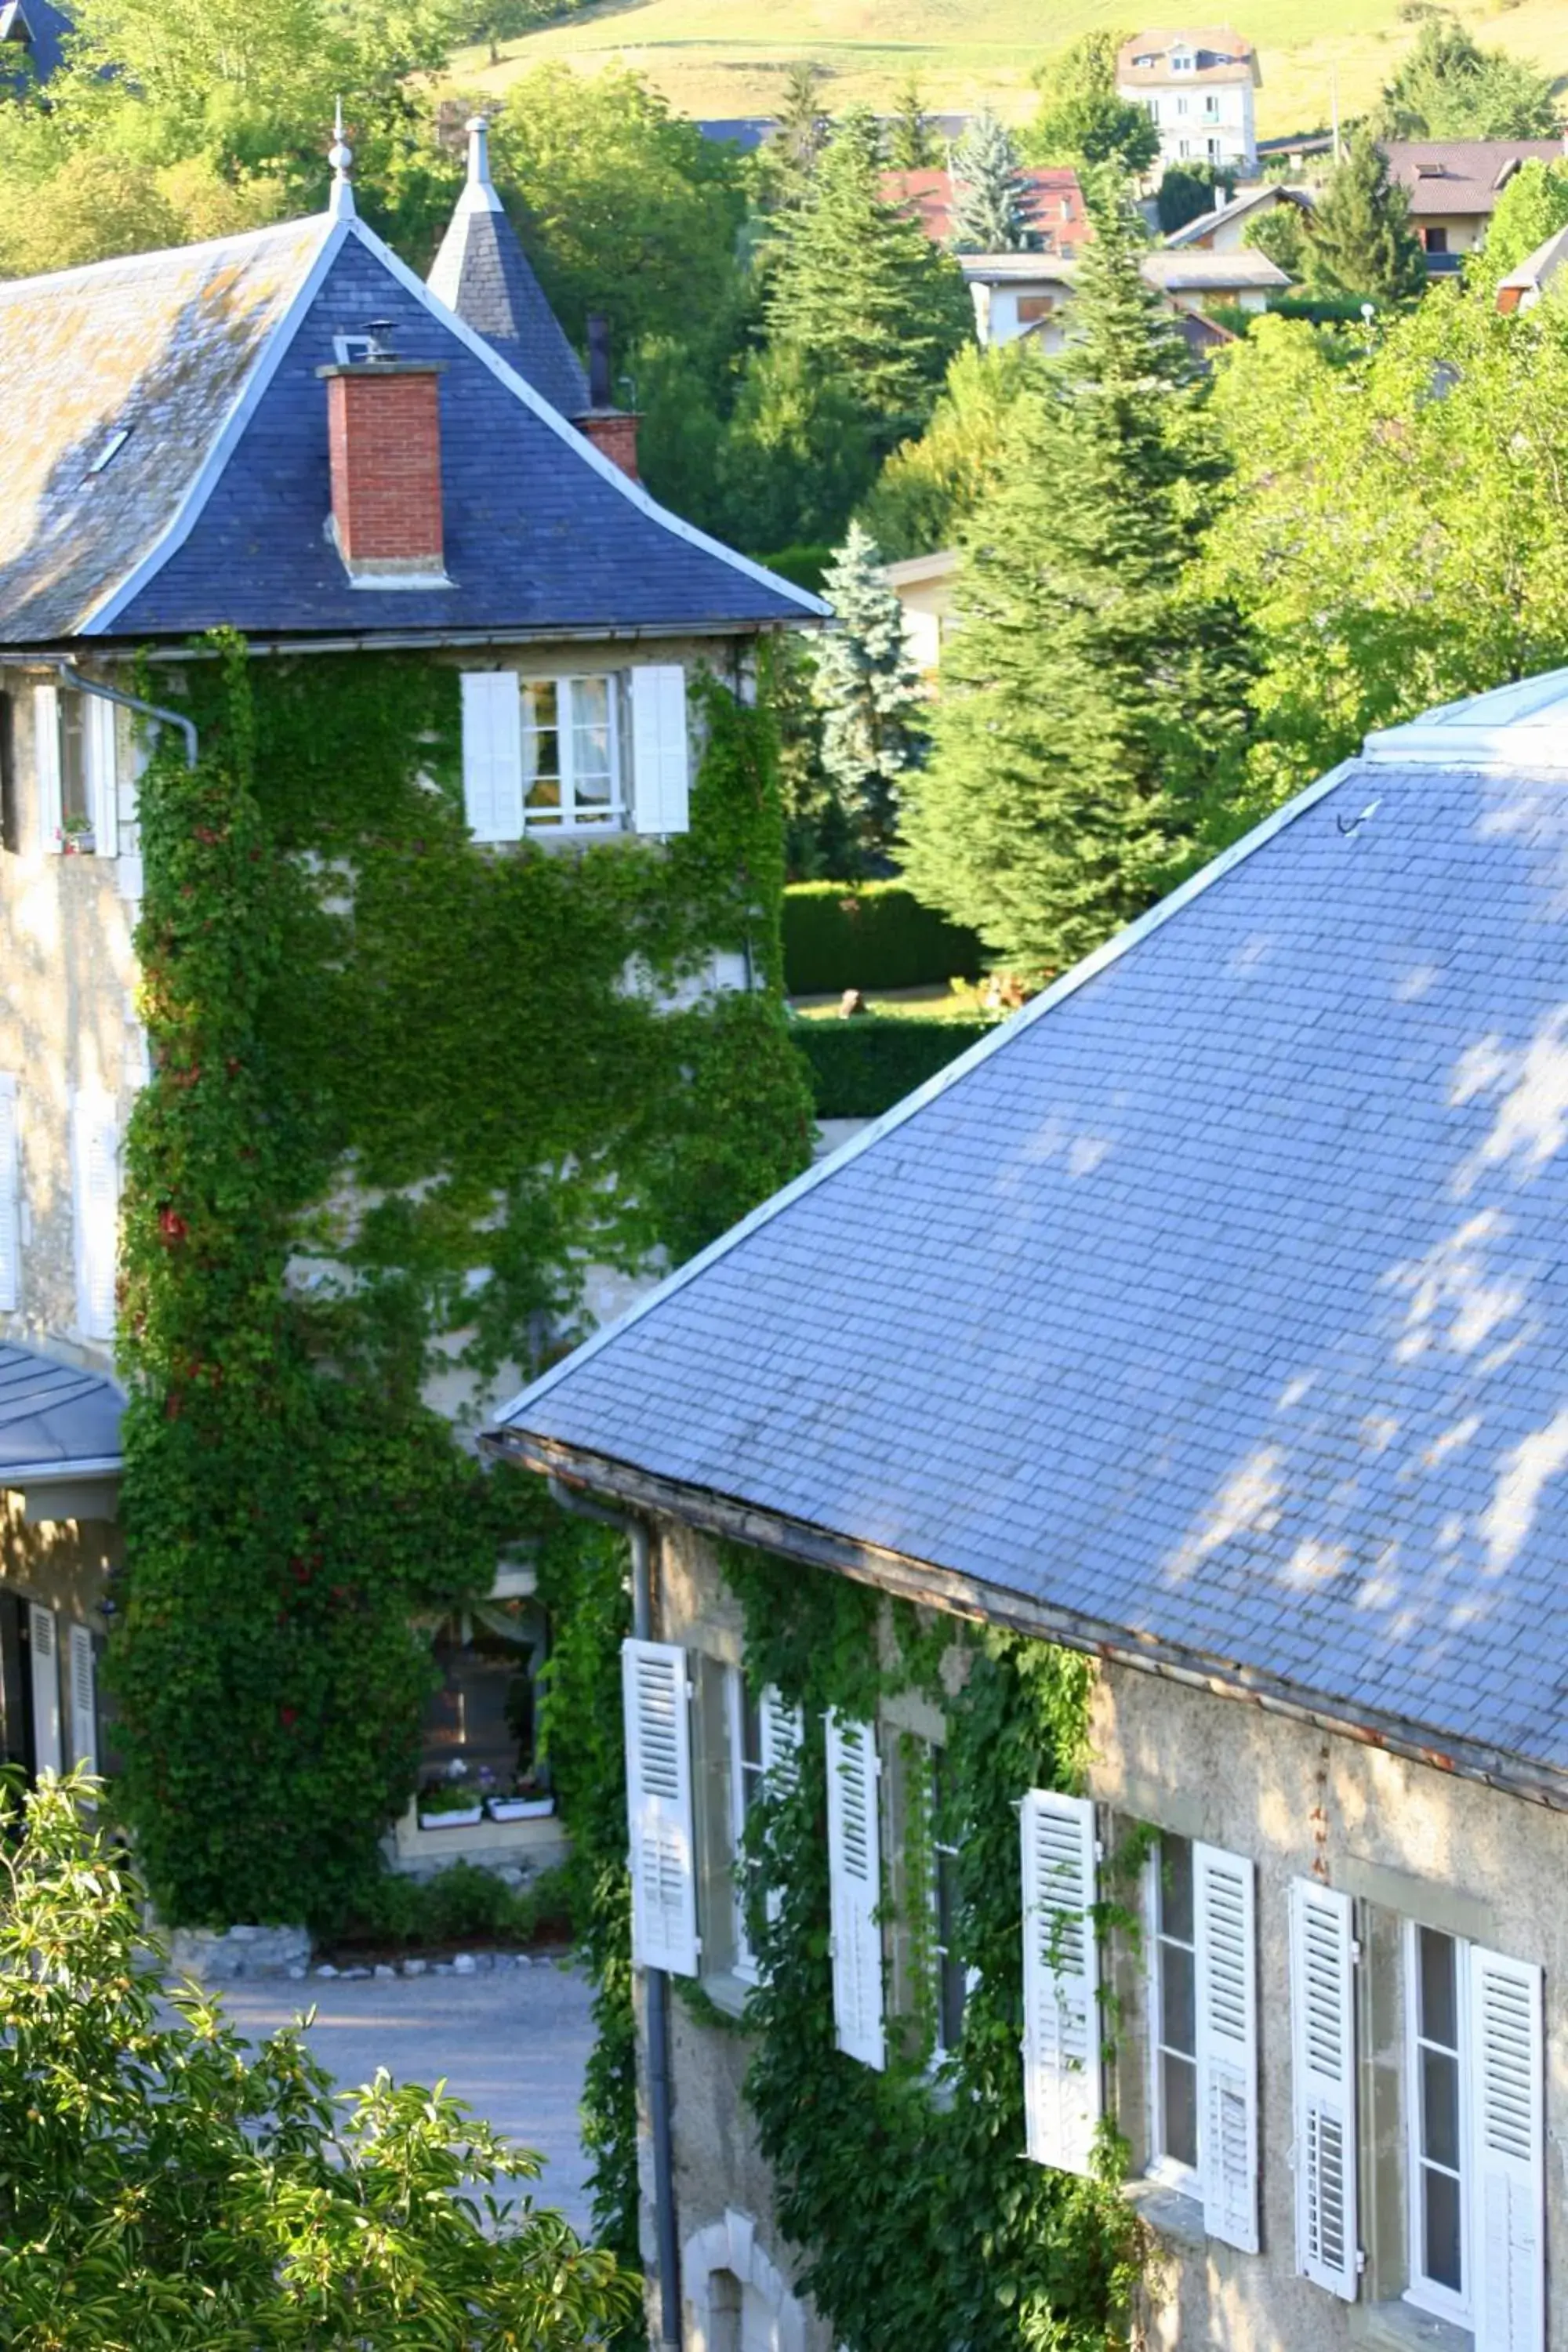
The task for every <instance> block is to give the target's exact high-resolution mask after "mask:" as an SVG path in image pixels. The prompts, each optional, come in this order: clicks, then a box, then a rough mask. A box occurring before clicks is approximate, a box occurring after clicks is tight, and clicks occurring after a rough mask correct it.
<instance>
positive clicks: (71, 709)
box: [33, 685, 120, 857]
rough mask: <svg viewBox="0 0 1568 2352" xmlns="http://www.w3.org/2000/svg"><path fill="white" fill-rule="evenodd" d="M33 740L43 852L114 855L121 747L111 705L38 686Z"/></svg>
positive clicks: (71, 689) (64, 689)
mask: <svg viewBox="0 0 1568 2352" xmlns="http://www.w3.org/2000/svg"><path fill="white" fill-rule="evenodd" d="M33 740H34V765H35V771H36V774H37V794H38V837H39V841H40V843H41V845H42V846H43V848H44V849H45V850H55V851H63V852H64V853H66V854H67V855H68V856H86V855H89V854H94V853H96V855H97V856H100V857H113V856H116V855H117V854H118V851H119V847H120V841H119V825H120V813H119V802H120V744H119V718H118V714H117V712H116V709H115V706H114V704H113V703H112V702H110V701H109V700H107V699H106V698H105V697H104V696H102V695H98V694H85V693H82V692H80V691H79V689H78V688H74V687H68V686H54V685H48V686H36V687H35V688H34V689H33Z"/></svg>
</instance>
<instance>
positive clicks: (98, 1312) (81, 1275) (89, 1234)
mask: <svg viewBox="0 0 1568 2352" xmlns="http://www.w3.org/2000/svg"><path fill="white" fill-rule="evenodd" d="M71 1181H72V1190H73V1193H74V1205H75V1213H76V1214H75V1224H76V1319H77V1328H78V1329H79V1331H80V1332H81V1334H82V1336H83V1338H84V1339H112V1338H113V1336H114V1270H115V1255H116V1250H117V1246H118V1243H119V1230H120V1130H119V1122H118V1120H117V1118H116V1116H115V1108H114V1101H113V1098H112V1097H111V1096H109V1095H104V1094H98V1093H95V1092H93V1091H91V1090H89V1089H84V1090H83V1091H82V1092H81V1093H79V1095H78V1096H77V1097H76V1098H75V1100H74V1101H73V1103H72V1105H71Z"/></svg>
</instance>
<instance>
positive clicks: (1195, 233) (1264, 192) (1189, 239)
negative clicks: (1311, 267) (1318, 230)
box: [1165, 181, 1312, 254]
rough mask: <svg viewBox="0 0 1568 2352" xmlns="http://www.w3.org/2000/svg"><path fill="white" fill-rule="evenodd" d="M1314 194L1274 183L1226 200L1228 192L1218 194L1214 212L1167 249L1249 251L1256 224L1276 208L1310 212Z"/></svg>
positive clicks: (1200, 217) (1169, 240) (1191, 225)
mask: <svg viewBox="0 0 1568 2352" xmlns="http://www.w3.org/2000/svg"><path fill="white" fill-rule="evenodd" d="M1311 202H1312V197H1311V192H1310V189H1307V188H1290V187H1286V186H1285V185H1284V184H1283V183H1282V182H1279V181H1275V182H1271V183H1270V184H1268V186H1267V187H1261V188H1244V189H1243V190H1242V191H1241V192H1240V194H1237V195H1235V196H1232V197H1230V198H1229V199H1228V201H1227V200H1226V194H1225V190H1224V189H1223V188H1219V189H1217V190H1216V191H1215V205H1214V209H1213V211H1212V212H1206V213H1200V214H1199V215H1198V216H1197V218H1196V219H1195V220H1190V221H1188V222H1187V224H1186V226H1184V228H1179V229H1176V230H1174V231H1173V234H1172V235H1171V236H1168V237H1167V238H1166V239H1165V245H1166V248H1167V249H1168V250H1169V251H1171V252H1173V253H1231V254H1236V253H1242V252H1246V251H1247V250H1249V249H1250V248H1249V247H1248V246H1247V233H1248V231H1249V230H1250V229H1251V227H1252V226H1253V223H1254V222H1255V221H1258V220H1261V219H1262V218H1263V217H1264V215H1266V214H1268V213H1271V212H1272V211H1273V210H1274V208H1275V206H1276V205H1282V204H1293V205H1300V206H1302V207H1305V208H1310V205H1311Z"/></svg>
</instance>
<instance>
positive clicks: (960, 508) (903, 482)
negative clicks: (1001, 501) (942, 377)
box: [860, 337, 1043, 562]
mask: <svg viewBox="0 0 1568 2352" xmlns="http://www.w3.org/2000/svg"><path fill="white" fill-rule="evenodd" d="M1042 364H1043V362H1042V361H1041V357H1040V353H1039V350H1038V347H1037V344H1036V343H1035V342H1034V341H1033V340H1032V339H1031V338H1029V337H1024V338H1021V339H1020V340H1019V341H1015V342H1011V343H993V344H991V345H990V346H989V347H988V348H987V349H986V350H984V351H981V350H979V349H978V348H977V347H976V346H975V345H973V344H970V345H968V346H967V347H966V348H965V349H964V350H963V351H962V352H959V354H958V356H957V358H956V359H955V360H954V361H953V362H952V366H951V367H950V368H949V369H948V372H947V381H946V383H944V384H943V386H942V396H941V398H940V399H939V400H938V402H937V404H936V406H935V408H934V409H933V410H932V412H931V423H930V424H929V425H927V426H926V429H925V431H924V433H923V434H922V435H921V437H920V439H919V440H918V441H906V442H905V443H904V444H903V446H902V447H901V448H898V449H895V450H894V452H893V454H892V456H891V457H889V459H888V462H887V464H886V465H885V466H884V467H883V468H882V470H881V473H880V474H879V476H878V478H877V483H876V487H875V488H873V489H872V491H871V493H870V495H869V496H868V499H866V501H865V503H864V505H863V506H862V507H861V509H860V517H861V520H862V521H863V522H864V523H865V524H866V527H867V529H868V530H869V531H870V533H871V535H872V537H873V538H874V539H875V540H876V541H877V543H878V545H879V547H881V548H882V550H883V551H884V552H885V553H886V555H887V556H888V558H889V561H890V562H898V561H899V559H900V557H903V556H908V555H934V554H935V553H936V551H937V550H938V549H939V548H943V547H951V546H952V543H953V540H954V537H955V535H956V533H957V531H958V530H959V529H960V527H961V526H962V524H963V522H964V520H966V518H967V517H968V516H969V515H970V514H971V513H972V512H973V509H974V508H975V506H976V505H977V504H978V502H979V500H980V499H981V498H982V497H984V493H985V492H986V491H987V490H988V489H989V488H991V486H992V484H993V483H994V481H995V480H996V478H997V477H998V475H999V473H1000V471H1001V468H1002V466H1003V463H1004V455H1005V448H1006V441H1007V431H1008V421H1009V419H1010V417H1011V415H1012V411H1013V408H1014V405H1015V404H1016V401H1017V400H1018V399H1019V398H1020V397H1021V396H1022V394H1024V393H1025V392H1026V390H1027V389H1029V387H1030V386H1031V385H1033V384H1035V383H1036V380H1037V376H1038V373H1039V370H1040V368H1041V366H1042Z"/></svg>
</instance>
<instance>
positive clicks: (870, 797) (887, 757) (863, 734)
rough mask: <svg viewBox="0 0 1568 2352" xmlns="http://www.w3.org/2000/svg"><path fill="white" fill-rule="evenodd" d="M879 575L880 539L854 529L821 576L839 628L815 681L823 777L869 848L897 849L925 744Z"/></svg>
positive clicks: (919, 706) (904, 653)
mask: <svg viewBox="0 0 1568 2352" xmlns="http://www.w3.org/2000/svg"><path fill="white" fill-rule="evenodd" d="M881 567H882V557H881V552H880V550H879V548H878V545H877V542H876V541H875V540H874V539H873V538H872V537H871V534H870V532H869V531H868V530H867V529H866V528H865V526H864V524H862V523H859V522H852V523H851V524H850V526H849V530H848V533H847V537H846V539H845V541H844V544H843V546H842V547H841V548H839V549H838V550H837V553H836V554H835V556H834V559H833V561H832V562H831V563H830V564H829V565H828V567H827V571H826V574H825V575H824V578H823V583H822V590H823V593H824V595H825V596H826V599H827V601H828V603H829V604H831V605H832V607H833V613H834V618H835V619H836V620H837V624H838V626H837V629H835V630H833V631H832V632H831V633H830V634H829V635H826V636H825V637H823V638H822V640H821V641H820V643H819V645H818V646H817V648H816V675H815V677H814V678H813V681H812V698H813V699H814V701H815V702H816V707H817V709H819V710H820V711H821V713H822V765H823V769H824V771H825V772H826V776H827V778H828V780H829V782H831V783H832V784H833V786H834V788H835V790H836V791H837V795H838V799H839V802H840V804H841V805H842V807H843V808H844V810H845V812H846V814H847V815H848V817H849V819H850V822H851V824H852V825H853V827H854V830H855V833H856V835H857V837H858V841H859V843H860V845H861V846H862V847H863V848H866V849H869V850H882V849H886V848H887V846H888V845H889V842H890V841H891V839H892V837H893V831H894V826H895V823H896V820H897V816H898V810H899V799H900V788H901V786H902V783H903V780H904V778H905V776H906V775H907V774H908V772H909V771H910V768H912V767H913V766H914V765H915V763H916V761H917V760H918V758H919V756H920V753H921V750H922V749H923V748H924V741H925V734H924V729H923V727H922V725H921V721H922V719H923V718H924V716H925V711H926V699H925V696H924V693H923V691H922V689H921V674H920V671H919V669H918V667H916V664H915V661H914V658H913V656H911V654H910V649H909V645H908V642H907V640H906V638H905V636H904V623H903V609H902V607H901V606H900V603H899V600H898V598H897V596H896V595H895V594H894V593H893V591H892V590H891V589H890V588H889V585H888V583H887V582H886V580H884V579H883V577H882V568H881Z"/></svg>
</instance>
